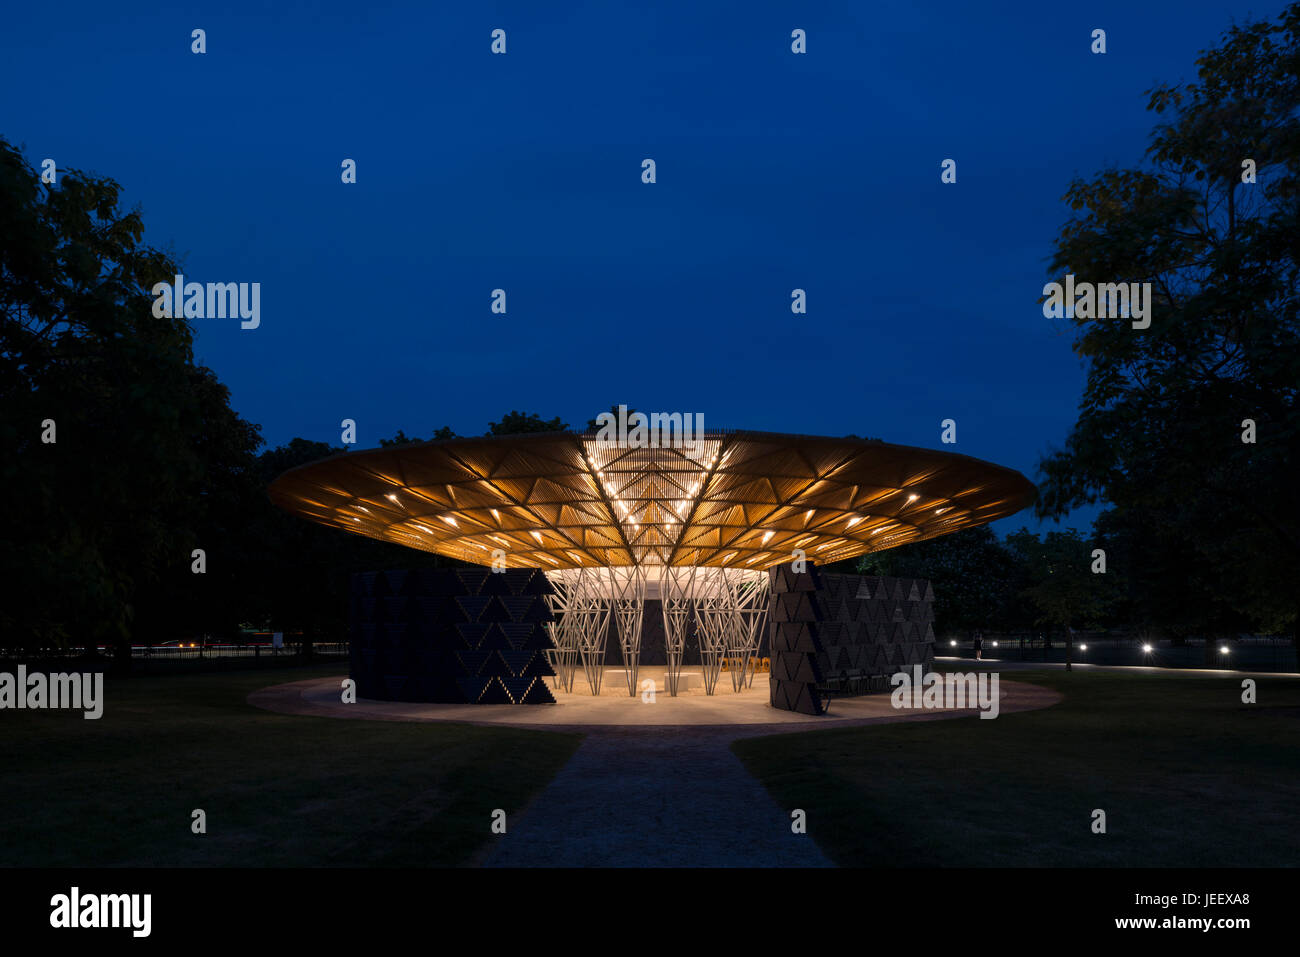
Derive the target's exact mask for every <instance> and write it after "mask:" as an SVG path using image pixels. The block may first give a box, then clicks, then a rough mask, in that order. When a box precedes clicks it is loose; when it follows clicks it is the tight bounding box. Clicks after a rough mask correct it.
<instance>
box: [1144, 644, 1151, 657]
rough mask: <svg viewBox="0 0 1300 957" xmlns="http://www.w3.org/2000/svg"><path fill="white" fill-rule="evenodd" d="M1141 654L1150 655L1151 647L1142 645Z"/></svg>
mask: <svg viewBox="0 0 1300 957" xmlns="http://www.w3.org/2000/svg"><path fill="white" fill-rule="evenodd" d="M1142 653H1143V654H1147V655H1149V654H1151V646H1150V645H1143V646H1142Z"/></svg>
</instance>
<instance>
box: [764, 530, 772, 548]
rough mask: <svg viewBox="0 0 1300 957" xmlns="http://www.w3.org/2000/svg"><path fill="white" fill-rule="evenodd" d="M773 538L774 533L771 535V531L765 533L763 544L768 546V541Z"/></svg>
mask: <svg viewBox="0 0 1300 957" xmlns="http://www.w3.org/2000/svg"><path fill="white" fill-rule="evenodd" d="M771 537H772V533H771V532H770V531H769V532H764V533H763V544H764V545H766V544H767V540H768V539H769V538H771Z"/></svg>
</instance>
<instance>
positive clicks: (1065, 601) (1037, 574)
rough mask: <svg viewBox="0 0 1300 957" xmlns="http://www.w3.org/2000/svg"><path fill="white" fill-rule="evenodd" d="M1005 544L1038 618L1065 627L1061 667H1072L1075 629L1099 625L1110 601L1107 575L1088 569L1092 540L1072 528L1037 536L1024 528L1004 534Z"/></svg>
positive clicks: (1046, 622)
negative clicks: (1018, 565)
mask: <svg viewBox="0 0 1300 957" xmlns="http://www.w3.org/2000/svg"><path fill="white" fill-rule="evenodd" d="M1007 545H1008V547H1009V548H1010V549H1011V550H1012V552H1013V553H1014V554H1015V555H1016V556H1017V557H1018V558H1019V560H1020V562H1021V565H1022V567H1023V568H1024V569H1025V570H1026V572H1027V575H1028V579H1029V584H1028V585H1027V586H1026V587H1025V588H1024V589H1023V590H1022V594H1023V595H1024V596H1025V597H1026V598H1028V599H1029V600H1030V601H1031V602H1032V603H1033V604H1034V606H1035V607H1036V608H1037V609H1038V613H1039V614H1038V621H1039V623H1041V624H1045V625H1056V626H1058V627H1060V628H1062V629H1063V630H1064V631H1065V635H1066V642H1065V666H1066V668H1067V669H1069V668H1070V667H1071V663H1072V662H1071V659H1072V657H1073V652H1074V641H1073V637H1072V635H1073V628H1074V626H1075V625H1078V626H1080V627H1090V626H1092V625H1095V624H1098V623H1099V622H1100V620H1101V616H1102V614H1103V613H1104V612H1105V611H1106V609H1107V607H1108V606H1109V604H1110V591H1109V585H1110V579H1108V578H1107V577H1106V576H1105V575H1104V574H1099V573H1095V572H1093V570H1092V563H1093V557H1092V544H1091V543H1090V542H1088V541H1085V540H1084V539H1083V537H1082V536H1080V535H1079V533H1078V531H1076V530H1075V529H1069V530H1067V531H1064V532H1048V533H1047V534H1046V535H1044V536H1043V538H1042V539H1041V540H1040V539H1039V537H1038V536H1037V535H1035V534H1034V533H1033V532H1031V531H1029V529H1027V528H1022V529H1020V531H1018V532H1016V533H1015V534H1014V535H1008V536H1007Z"/></svg>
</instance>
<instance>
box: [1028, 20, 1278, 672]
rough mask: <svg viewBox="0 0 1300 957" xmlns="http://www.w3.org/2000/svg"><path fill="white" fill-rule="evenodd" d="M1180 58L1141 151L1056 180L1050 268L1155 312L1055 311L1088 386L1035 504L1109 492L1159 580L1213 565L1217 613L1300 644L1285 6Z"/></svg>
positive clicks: (1087, 499) (1046, 466)
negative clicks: (1134, 157) (1281, 631)
mask: <svg viewBox="0 0 1300 957" xmlns="http://www.w3.org/2000/svg"><path fill="white" fill-rule="evenodd" d="M1197 67H1198V82H1197V83H1193V84H1188V85H1186V86H1173V87H1171V86H1160V87H1157V88H1156V89H1155V90H1153V91H1151V96H1150V103H1149V109H1151V110H1153V111H1154V112H1156V113H1157V114H1160V115H1161V116H1162V117H1164V118H1165V121H1164V122H1163V123H1161V124H1160V125H1159V126H1158V127H1157V128H1156V130H1155V132H1154V134H1153V136H1152V140H1151V146H1150V149H1149V150H1148V158H1149V162H1148V163H1147V164H1144V166H1143V167H1142V168H1139V169H1108V170H1105V171H1103V172H1101V173H1100V174H1098V175H1096V176H1095V177H1093V178H1092V179H1091V180H1087V181H1084V180H1076V181H1074V182H1073V183H1071V185H1070V188H1069V191H1068V192H1067V193H1066V196H1065V199H1066V201H1067V202H1068V203H1069V205H1070V208H1071V209H1072V210H1073V211H1074V215H1073V216H1072V217H1071V219H1070V220H1069V221H1068V222H1067V223H1066V224H1065V226H1064V227H1063V228H1062V230H1061V234H1060V236H1059V238H1058V240H1057V243H1056V249H1055V253H1054V255H1053V258H1052V262H1051V270H1052V273H1053V275H1054V276H1056V277H1061V276H1063V275H1064V274H1065V273H1068V272H1072V273H1074V274H1076V276H1077V280H1078V281H1088V282H1093V283H1112V282H1115V283H1119V282H1130V283H1150V284H1151V289H1152V311H1151V314H1150V316H1149V317H1148V318H1149V320H1150V326H1149V328H1146V329H1134V328H1133V327H1132V322H1131V321H1130V319H1129V318H1118V319H1116V318H1089V317H1087V316H1079V315H1078V314H1077V312H1076V313H1075V314H1074V315H1073V316H1072V317H1071V316H1068V315H1067V319H1066V321H1067V322H1068V323H1070V324H1071V325H1072V326H1073V329H1074V332H1075V339H1074V348H1075V351H1076V353H1077V354H1078V355H1079V356H1080V357H1082V359H1083V360H1084V362H1085V364H1086V368H1087V384H1086V387H1085V391H1084V395H1083V397H1082V399H1081V402H1080V407H1079V418H1078V421H1077V423H1076V424H1075V426H1074V428H1073V429H1072V431H1071V432H1070V434H1069V437H1068V438H1067V440H1066V443H1065V445H1064V447H1063V448H1061V449H1059V450H1055V451H1053V452H1051V453H1050V454H1048V455H1047V456H1046V457H1045V458H1044V459H1043V460H1042V462H1041V463H1040V469H1041V471H1042V480H1041V482H1040V490H1041V493H1042V494H1041V496H1040V499H1039V504H1038V511H1039V514H1040V515H1041V516H1060V515H1063V514H1065V513H1066V512H1068V511H1069V510H1071V509H1072V508H1074V507H1077V506H1079V505H1082V504H1085V503H1091V502H1097V501H1106V502H1108V503H1110V505H1111V506H1112V507H1113V513H1114V515H1113V516H1112V521H1113V522H1114V523H1126V524H1128V525H1130V526H1131V527H1134V528H1136V527H1145V528H1155V529H1159V530H1161V536H1162V544H1161V546H1160V548H1159V551H1160V553H1161V554H1162V556H1163V558H1164V559H1165V560H1168V561H1170V565H1169V566H1168V568H1167V571H1166V574H1167V575H1168V576H1169V577H1170V580H1171V581H1172V582H1182V581H1186V580H1187V579H1188V578H1190V577H1192V576H1193V575H1195V574H1197V573H1198V572H1199V571H1201V570H1203V569H1204V568H1205V567H1207V566H1210V565H1218V566H1220V567H1221V568H1223V569H1224V570H1225V573H1224V574H1223V575H1222V576H1221V577H1220V584H1221V586H1222V588H1223V589H1224V590H1223V591H1222V594H1223V596H1224V599H1225V600H1226V601H1227V602H1228V603H1229V604H1230V605H1231V607H1232V608H1233V609H1235V610H1236V611H1237V612H1239V613H1242V614H1244V615H1247V616H1249V618H1250V620H1252V621H1253V622H1255V623H1256V625H1257V626H1258V627H1263V628H1273V627H1285V626H1286V625H1287V624H1288V623H1289V624H1291V625H1293V626H1294V627H1295V628H1296V641H1297V644H1298V645H1300V615H1297V603H1298V602H1300V589H1297V588H1296V582H1297V581H1300V492H1298V491H1297V489H1300V483H1297V482H1296V481H1295V475H1296V467H1297V465H1300V403H1298V401H1297V398H1298V394H1300V322H1298V321H1297V303H1298V302H1300V295H1298V292H1300V281H1298V280H1300V239H1298V237H1300V4H1294V5H1292V6H1290V7H1288V8H1287V10H1286V11H1284V12H1283V14H1282V15H1281V17H1280V18H1279V20H1278V22H1276V23H1268V22H1264V23H1254V24H1250V25H1247V26H1241V27H1233V28H1231V29H1230V30H1229V31H1227V33H1226V34H1224V37H1223V42H1222V44H1221V46H1220V47H1219V48H1218V49H1215V50H1211V51H1209V52H1206V53H1204V54H1203V55H1202V56H1201V57H1200V58H1199V59H1198V60H1197ZM1247 420H1249V422H1248V421H1247ZM1252 431H1253V433H1254V436H1253V438H1254V441H1243V438H1244V437H1250V433H1251V432H1252ZM1211 650H1212V649H1208V646H1207V657H1209V656H1210V651H1211Z"/></svg>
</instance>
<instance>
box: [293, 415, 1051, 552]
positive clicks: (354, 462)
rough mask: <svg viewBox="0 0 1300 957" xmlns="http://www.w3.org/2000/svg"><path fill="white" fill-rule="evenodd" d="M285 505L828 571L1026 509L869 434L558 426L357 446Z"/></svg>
mask: <svg viewBox="0 0 1300 957" xmlns="http://www.w3.org/2000/svg"><path fill="white" fill-rule="evenodd" d="M269 494H270V497H271V500H272V501H273V502H274V503H275V504H276V505H278V506H279V507H281V508H283V509H286V510H287V511H290V512H293V513H295V514H298V515H301V516H303V517H305V518H309V519H312V520H313V521H316V522H320V523H322V524H324V525H332V526H335V527H337V528H342V529H345V530H346V531H349V532H352V533H354V534H359V535H367V536H369V537H371V538H377V539H382V540H384V541H389V542H396V543H398V544H401V545H409V546H410V547H412V548H420V549H424V550H425V551H432V552H437V553H439V554H442V555H449V556H453V557H456V558H460V559H464V560H467V561H472V562H478V563H481V564H490V563H491V562H492V560H493V558H494V552H495V551H496V550H498V549H499V550H500V552H498V553H497V555H496V557H503V558H504V560H505V563H506V564H507V565H508V566H510V567H518V566H526V567H532V568H543V569H555V568H577V567H583V566H586V567H593V566H619V565H632V564H646V565H722V566H728V567H737V568H753V569H759V568H766V567H768V566H770V565H774V564H777V563H778V562H782V561H789V560H790V559H791V556H792V554H793V551H794V549H802V550H803V551H804V553H805V554H806V556H807V558H808V559H809V560H811V561H815V562H817V563H818V564H825V563H827V562H832V561H837V560H839V559H843V558H852V557H854V556H857V555H861V554H864V553H866V552H872V551H880V550H883V549H886V548H892V547H894V546H896V545H902V544H905V543H906V542H914V541H920V540H922V539H927V538H934V537H937V536H939V535H946V534H948V533H950V532H955V531H957V530H958V529H961V528H967V527H970V526H973V525H982V524H984V523H986V522H990V521H993V520H994V519H998V518H1003V517H1005V516H1007V515H1011V514H1013V513H1015V512H1017V511H1019V510H1020V509H1022V508H1024V507H1025V506H1026V505H1028V504H1029V503H1030V502H1031V501H1032V500H1033V495H1034V487H1033V485H1032V484H1031V483H1030V482H1029V481H1028V480H1027V479H1026V478H1025V477H1024V476H1022V475H1021V474H1020V473H1019V472H1015V471H1013V470H1011V469H1007V468H1003V467H1001V466H997V465H992V464H990V463H988V462H982V461H980V460H978V459H973V458H970V457H968V456H965V455H957V454H954V453H951V452H938V451H933V450H930V449H917V448H909V447H906V446H900V445H890V444H887V443H884V442H874V441H869V440H864V439H836V438H826V437H821V436H807V435H782V434H777V433H771V432H746V431H734V432H730V431H729V432H722V431H714V432H706V433H705V434H704V436H703V437H702V438H701V439H700V440H699V441H697V442H696V443H695V445H694V446H693V447H692V448H621V447H604V446H602V445H600V444H599V443H598V442H597V441H596V439H595V435H594V434H586V435H581V434H576V433H570V432H552V433H543V434H531V435H512V436H498V437H483V438H466V439H449V440H445V441H440V442H428V443H423V444H416V445H406V446H398V447H392V448H382V449H373V450H370V451H364V452H348V453H345V454H342V455H337V456H334V457H332V458H328V459H323V460H321V461H319V462H312V463H310V464H308V465H303V466H300V467H298V468H295V469H291V470H290V471H288V472H286V473H284V474H283V475H281V476H280V477H279V478H277V479H276V480H275V481H274V482H273V483H272V484H271V487H270V490H269Z"/></svg>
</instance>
